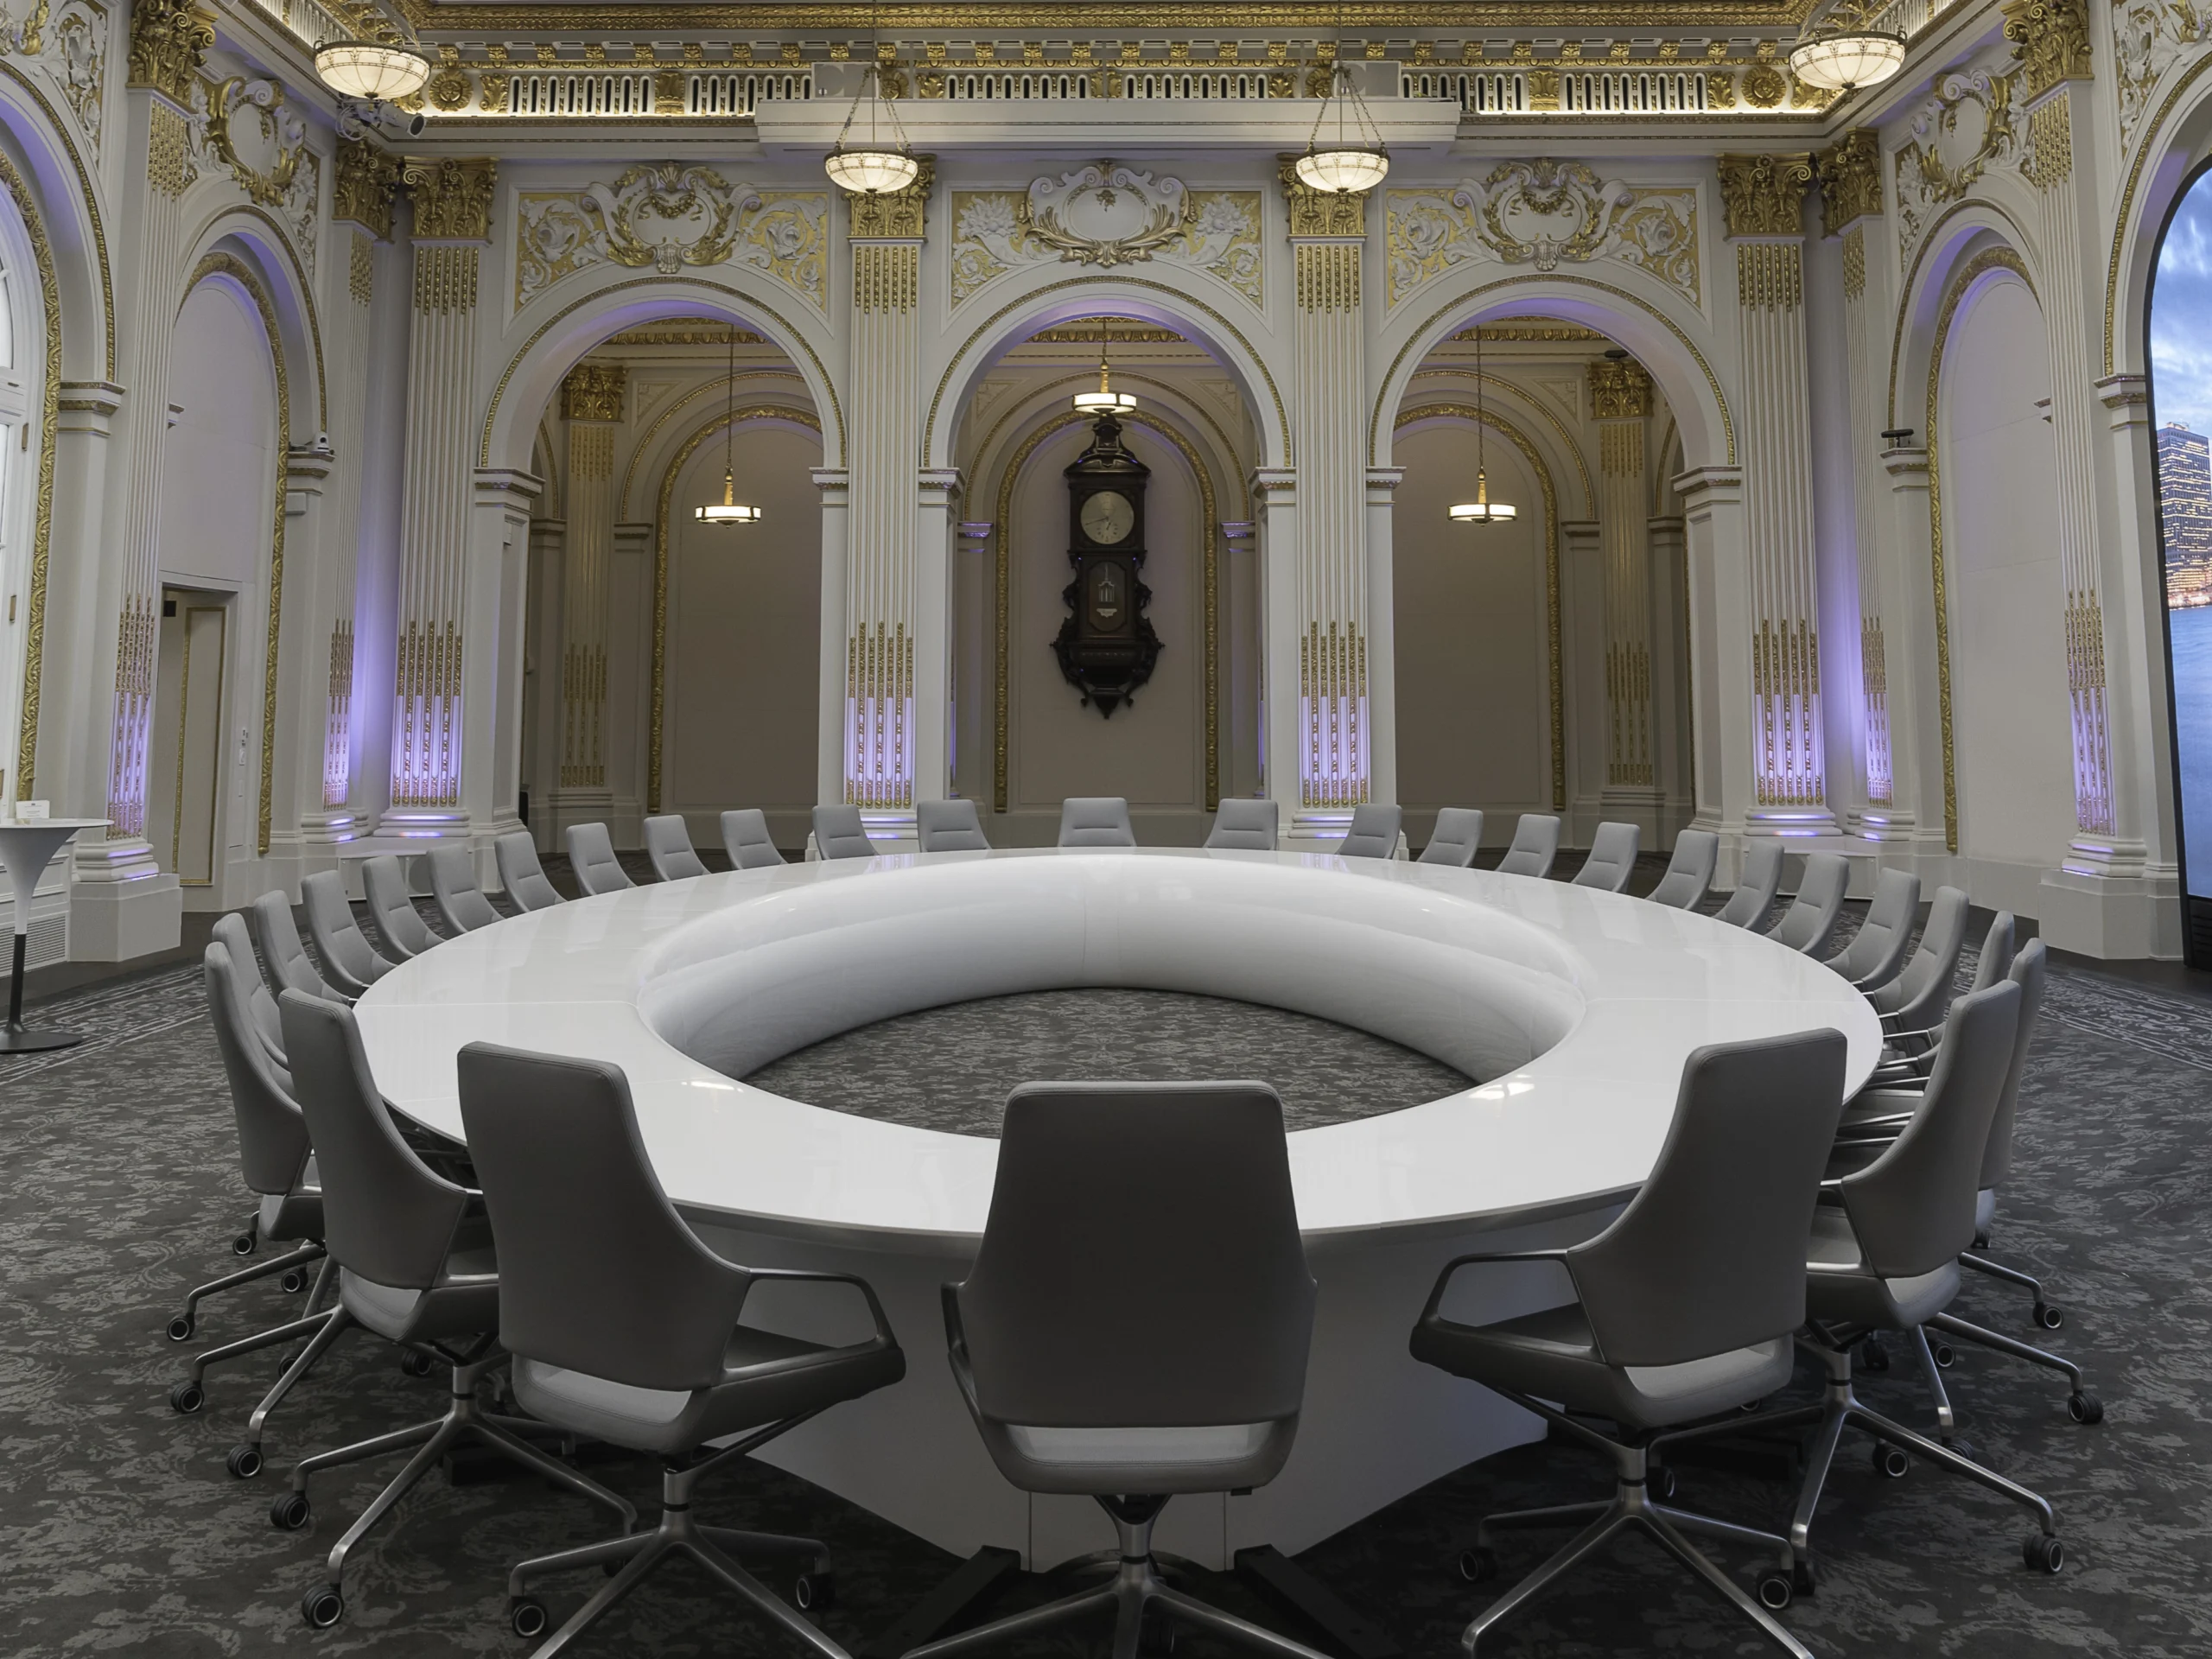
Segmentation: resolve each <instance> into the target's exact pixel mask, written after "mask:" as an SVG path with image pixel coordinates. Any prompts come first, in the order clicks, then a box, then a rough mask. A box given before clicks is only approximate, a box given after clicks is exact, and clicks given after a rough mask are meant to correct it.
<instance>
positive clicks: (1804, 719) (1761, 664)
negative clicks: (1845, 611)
mask: <svg viewBox="0 0 2212 1659" xmlns="http://www.w3.org/2000/svg"><path fill="white" fill-rule="evenodd" d="M1751 695H1752V696H1754V697H1756V698H1758V714H1759V747H1760V749H1761V752H1762V756H1763V759H1764V765H1762V766H1760V767H1759V778H1758V804H1760V805H1761V806H1818V805H1820V804H1821V779H1820V774H1819V773H1818V772H1815V771H1813V770H1812V769H1811V767H1810V766H1809V765H1804V766H1801V765H1800V764H1799V762H1801V761H1806V760H1809V758H1810V756H1811V754H1812V753H1813V736H1814V734H1813V732H1812V730H1811V729H1810V728H1811V725H1812V722H1813V721H1815V719H1816V718H1817V717H1818V713H1819V702H1820V695H1821V641H1820V636H1819V635H1818V634H1816V633H1815V632H1813V628H1812V625H1811V624H1810V623H1808V622H1807V621H1806V620H1803V619H1802V617H1801V618H1799V619H1798V620H1797V623H1796V626H1795V627H1794V628H1793V627H1792V626H1791V625H1790V623H1789V620H1788V619H1786V618H1785V619H1784V620H1783V622H1782V624H1781V626H1779V627H1777V626H1775V625H1774V624H1773V623H1771V622H1770V621H1767V620H1764V618H1762V619H1761V620H1760V622H1759V626H1758V632H1757V633H1755V634H1753V635H1752V636H1751Z"/></svg>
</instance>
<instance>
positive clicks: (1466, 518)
mask: <svg viewBox="0 0 2212 1659" xmlns="http://www.w3.org/2000/svg"><path fill="white" fill-rule="evenodd" d="M1483 409H1484V404H1483V331H1482V325H1481V324H1480V323H1478V324H1476V325H1475V499H1473V500H1471V501H1460V502H1456V503H1454V504H1453V505H1452V523H1453V524H1510V523H1512V522H1513V520H1514V518H1516V517H1517V516H1518V514H1519V511H1520V510H1519V509H1518V508H1516V506H1514V505H1513V504H1512V503H1511V502H1510V501H1493V500H1491V499H1490V469H1489V468H1488V467H1485V466H1484V464H1483V461H1484V447H1485V446H1484V437H1485V435H1487V434H1488V433H1489V431H1490V423H1489V422H1488V421H1487V420H1485V419H1484V417H1483Z"/></svg>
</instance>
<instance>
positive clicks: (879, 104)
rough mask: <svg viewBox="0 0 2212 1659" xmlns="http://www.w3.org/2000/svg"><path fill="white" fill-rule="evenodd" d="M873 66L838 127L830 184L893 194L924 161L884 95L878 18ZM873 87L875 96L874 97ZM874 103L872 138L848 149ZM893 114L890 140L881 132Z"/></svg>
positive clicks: (871, 46)
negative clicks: (863, 111)
mask: <svg viewBox="0 0 2212 1659" xmlns="http://www.w3.org/2000/svg"><path fill="white" fill-rule="evenodd" d="M871 89H873V91H874V97H870V96H869V92H870V91H871ZM863 102H865V103H866V104H867V105H868V142H867V143H858V144H855V145H853V146H852V147H851V148H850V149H848V148H846V144H845V141H846V139H847V138H848V137H849V136H850V135H851V133H852V130H853V119H854V118H855V116H857V115H859V114H860V112H861V104H862V103H863ZM886 117H887V118H889V122H890V127H891V138H890V142H889V143H885V142H884V140H883V137H882V134H881V130H880V128H881V125H882V123H883V119H884V118H886ZM822 167H823V171H824V172H826V173H828V174H829V182H830V183H832V184H834V185H836V187H837V188H839V189H840V190H848V191H850V192H851V193H852V194H855V195H856V196H883V195H891V194H895V193H897V192H899V191H900V190H904V189H905V188H906V187H907V186H908V185H910V184H912V182H913V181H915V180H916V179H918V178H919V177H920V176H921V171H922V164H921V163H920V162H918V161H916V160H915V159H914V153H913V150H912V148H911V147H910V146H909V145H908V144H907V143H906V129H905V128H904V127H902V126H901V125H899V111H897V110H895V109H893V108H892V106H891V100H890V99H887V98H886V97H885V96H884V95H883V67H882V58H881V54H880V52H879V51H878V50H877V48H876V41H875V18H874V13H873V12H871V13H870V14H869V17H868V68H867V69H866V71H864V72H863V73H862V74H861V85H860V90H859V91H858V92H855V93H854V94H853V106H852V108H850V109H849V110H847V111H845V124H844V125H843V126H842V127H841V128H839V129H838V130H837V142H836V143H834V144H832V145H831V146H830V147H829V155H828V156H826V157H825V158H824V159H823V163H822Z"/></svg>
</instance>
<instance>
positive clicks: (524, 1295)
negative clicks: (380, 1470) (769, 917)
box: [460, 1043, 906, 1659]
mask: <svg viewBox="0 0 2212 1659" xmlns="http://www.w3.org/2000/svg"><path fill="white" fill-rule="evenodd" d="M460 1070H461V1118H462V1121H463V1122H465V1123H466V1124H467V1129H468V1149H469V1153H470V1154H471V1156H472V1157H473V1158H474V1160H475V1166H476V1171H477V1174H478V1176H479V1178H480V1179H481V1180H482V1182H483V1184H484V1199H485V1203H486V1206H487V1207H488V1208H489V1210H490V1212H491V1217H492V1231H493V1236H494V1237H495V1238H496V1240H497V1241H498V1244H499V1341H500V1343H501V1344H502V1345H503V1346H505V1348H506V1349H507V1350H508V1351H509V1352H511V1353H512V1355H513V1356H514V1389H515V1395H516V1397H517V1398H518V1399H519V1400H520V1401H521V1402H522V1403H523V1404H524V1406H525V1407H527V1408H529V1410H530V1411H531V1413H532V1414H535V1415H536V1416H537V1417H538V1418H540V1419H541V1420H543V1421H545V1422H548V1423H554V1424H557V1425H559V1426H561V1427H565V1428H569V1429H573V1430H575V1431H577V1432H579V1433H585V1434H589V1435H591V1436H593V1437H594V1438H595V1439H598V1440H605V1441H607V1442H608V1443H609V1444H611V1445H614V1446H627V1447H630V1448H631V1449H632V1450H634V1451H639V1452H652V1453H654V1454H656V1455H657V1456H658V1458H659V1459H660V1460H661V1501H662V1503H663V1508H662V1510H661V1515H660V1521H659V1524H658V1526H657V1527H656V1528H654V1529H652V1530H650V1531H646V1532H640V1533H629V1534H626V1535H624V1536H621V1537H616V1538H610V1539H608V1540H607V1541H605V1542H603V1543H597V1544H589V1545H587V1546H585V1547H584V1548H581V1549H568V1550H563V1551H560V1552H559V1553H557V1554H552V1555H546V1556H542V1557H539V1558H537V1560H527V1561H524V1562H522V1563H520V1564H519V1565H518V1566H517V1567H515V1568H514V1569H513V1572H512V1573H511V1575H510V1576H509V1579H508V1584H507V1588H508V1593H509V1596H510V1598H511V1601H510V1618H512V1623H513V1624H514V1628H515V1630H516V1633H517V1634H518V1635H521V1636H524V1637H534V1636H536V1635H537V1634H538V1633H539V1632H540V1631H542V1630H543V1629H544V1628H545V1624H546V1618H545V1610H544V1608H543V1605H540V1604H539V1603H537V1601H535V1600H533V1599H530V1598H529V1597H528V1596H527V1595H526V1594H525V1593H524V1589H525V1586H526V1585H527V1583H528V1581H529V1580H531V1579H533V1578H536V1577H537V1576H539V1575H540V1574H543V1573H551V1572H557V1571H561V1570H563V1569H566V1568H569V1567H601V1566H603V1567H607V1568H609V1569H613V1567H615V1565H616V1564H617V1563H618V1562H620V1563H626V1565H623V1566H622V1567H621V1569H620V1572H618V1573H615V1576H614V1577H613V1580H612V1581H610V1582H609V1583H607V1584H606V1585H605V1586H601V1589H600V1591H599V1592H598V1593H597V1594H596V1595H594V1596H593V1597H592V1599H590V1600H589V1601H588V1602H586V1603H585V1604H584V1605H583V1607H582V1610H581V1611H578V1612H577V1613H576V1615H575V1617H574V1618H571V1619H569V1622H568V1623H567V1624H565V1625H563V1627H562V1628H561V1630H560V1631H559V1632H558V1633H557V1634H556V1635H555V1636H554V1637H553V1638H552V1639H551V1640H550V1642H548V1643H546V1644H545V1646H544V1647H543V1649H541V1651H542V1652H543V1653H547V1654H550V1653H553V1652H555V1651H556V1650H558V1649H561V1648H563V1647H564V1646H565V1645H566V1644H567V1643H569V1641H571V1640H572V1639H574V1638H575V1637H576V1636H577V1635H578V1634H579V1633H581V1632H582V1630H585V1629H586V1628H587V1627H588V1626H589V1625H590V1624H593V1623H594V1621H595V1620H597V1619H598V1618H599V1617H600V1616H601V1614H602V1613H604V1612H606V1611H607V1609H608V1608H609V1607H611V1606H613V1605H614V1604H615V1603H616V1602H617V1601H619V1600H620V1599H622V1598H623V1597H624V1596H626V1595H627V1594H628V1593H629V1592H631V1591H632V1590H633V1589H635V1588H636V1587H637V1586H638V1585H639V1583H640V1582H641V1581H642V1580H644V1579H645V1575H646V1574H647V1573H650V1572H652V1569H653V1567H655V1566H656V1565H657V1564H658V1563H659V1562H661V1561H663V1560H666V1559H667V1558H668V1557H669V1556H670V1555H671V1554H686V1555H689V1556H690V1557H691V1558H692V1559H693V1560H695V1561H696V1562H697V1563H698V1564H699V1565H700V1566H701V1567H704V1568H705V1569H706V1571H707V1572H708V1573H709V1575H710V1576H711V1577H713V1578H715V1580H719V1581H720V1582H721V1584H722V1585H724V1586H727V1587H728V1588H729V1589H732V1590H734V1591H735V1592H737V1593H738V1594H740V1595H741V1596H743V1597H745V1598H746V1599H747V1600H749V1601H751V1602H752V1603H753V1605H755V1606H756V1607H758V1608H760V1610H761V1611H764V1612H766V1614H767V1615H768V1616H769V1618H772V1619H773V1620H774V1621H775V1622H776V1624H779V1625H780V1626H781V1627H782V1628H783V1630H785V1632H786V1633H788V1634H790V1635H791V1636H795V1637H798V1638H799V1639H800V1640H801V1641H802V1642H804V1643H806V1644H807V1646H809V1647H810V1648H811V1649H814V1650H815V1651H816V1652H817V1653H820V1654H822V1655H824V1656H826V1659H845V1653H844V1649H842V1648H840V1647H839V1646H838V1645H837V1644H836V1643H835V1642H832V1641H831V1640H830V1639H829V1637H826V1636H824V1635H823V1634H822V1632H821V1631H819V1630H817V1629H815V1627H814V1626H813V1625H812V1624H809V1623H808V1622H807V1621H806V1620H805V1619H804V1618H800V1617H799V1615H798V1612H797V1611H795V1610H794V1609H793V1608H791V1606H790V1605H787V1604H786V1603H785V1602H784V1601H783V1600H782V1599H780V1598H779V1597H777V1596H775V1595H773V1594H772V1593H771V1592H769V1591H768V1590H767V1589H766V1588H765V1587H763V1586H761V1584H760V1582H759V1581H758V1580H755V1579H754V1578H753V1576H752V1574H750V1573H747V1571H746V1570H745V1569H744V1568H743V1567H740V1566H739V1565H738V1564H737V1563H736V1562H735V1561H734V1560H732V1559H731V1558H730V1555H729V1554H727V1553H725V1552H728V1551H735V1552H739V1553H743V1554H750V1553H766V1554H782V1555H785V1556H789V1555H791V1554H798V1555H800V1556H802V1557H803V1558H804V1566H803V1567H802V1569H801V1572H800V1574H799V1583H798V1595H799V1599H800V1605H803V1606H804V1605H826V1603H827V1600H828V1595H829V1589H830V1586H831V1584H832V1582H833V1580H832V1578H831V1576H830V1561H829V1554H828V1552H827V1551H826V1550H825V1549H824V1548H823V1546H822V1545H821V1544H820V1543H818V1542H817V1541H815V1540H813V1539H810V1538H786V1537H779V1536H776V1535H770V1534H763V1533H753V1532H733V1531H729V1530H727V1529H723V1528H721V1527H710V1526H708V1525H705V1524H704V1523H702V1522H700V1521H698V1520H696V1518H695V1517H694V1516H693V1513H692V1509H691V1500H692V1493H693V1491H694V1489H695V1488H696V1486H697V1485H698V1484H699V1482H700V1480H701V1479H702V1478H703V1477H704V1476H705V1475H706V1474H707V1473H708V1472H709V1471H712V1470H714V1469H716V1468H719V1467H721V1465H723V1464H725V1463H727V1462H728V1461H729V1460H730V1459H734V1458H740V1457H743V1456H745V1455H746V1454H747V1453H748V1452H754V1451H757V1450H759V1449H760V1447H761V1446H765V1445H766V1444H767V1443H768V1442H769V1441H770V1440H774V1439H775V1438H776V1437H777V1436H778V1435H779V1434H781V1433H784V1432H785V1430H786V1429H789V1428H791V1427H795V1426H797V1425H798V1424H799V1423H801V1422H804V1421H806V1420H808V1419H809V1418H811V1417H813V1416H815V1415H816V1414H818V1413H820V1412H822V1411H823V1410H826V1409H827V1408H829V1407H831V1406H834V1405H836V1404H837V1403H838V1402H841V1401H845V1400H855V1399H858V1398H859V1397H860V1396H861V1395H865V1394H871V1393H873V1392H874V1391H875V1390H876V1389H880V1388H885V1387H887V1386H888V1385H890V1384H891V1383H896V1382H897V1381H899V1378H900V1377H902V1376H905V1375H906V1356H905V1355H904V1354H902V1353H901V1352H900V1351H899V1344H898V1343H897V1341H896V1340H895V1339H894V1338H893V1336H892V1334H891V1327H890V1325H888V1324H887V1322H886V1320H885V1319H884V1317H883V1310H882V1308H881V1306H880V1305H879V1304H878V1303H877V1301H876V1298H875V1293H874V1291H873V1290H872V1289H870V1288H869V1287H868V1284H867V1283H866V1282H865V1281H862V1280H860V1279H856V1278H855V1277H853V1276H852V1275H851V1274H842V1273H802V1272H797V1271H794V1270H791V1269H788V1268H746V1267H741V1266H739V1265H738V1264H736V1263H734V1262H727V1261H724V1260H723V1259H722V1258H721V1256H719V1255H715V1253H714V1252H713V1251H712V1250H710V1249H708V1248H707V1247H706V1245H705V1244H703V1243H701V1242H700V1239H699V1236H698V1235H697V1234H696V1233H694V1232H693V1231H692V1230H691V1229H690V1226H689V1225H687V1224H685V1222H684V1220H683V1217H681V1216H679V1215H677V1213H676V1209H675V1206H674V1205H671V1204H670V1203H669V1201H668V1195H667V1194H666V1193H665V1192H663V1191H662V1189H661V1185H660V1182H659V1180H658V1178H656V1177H655V1175H654V1173H653V1168H652V1163H651V1161H650V1160H648V1159H647V1157H646V1155H645V1144H644V1142H643V1141H642V1140H640V1138H639V1133H638V1118H637V1113H636V1110H635V1109H634V1108H633V1107H632V1104H631V1100H630V1089H629V1084H627V1082H626V1080H625V1079H624V1077H623V1076H622V1073H621V1071H620V1069H618V1068H617V1067H614V1066H612V1065H603V1064H600V1063H597V1062H594V1061H589V1060H569V1059H558V1058H552V1057H550V1056H546V1055H538V1054H525V1053H522V1052H518V1051H517V1050H514V1049H507V1048H496V1047H493V1046H491V1045H490V1044H487V1043H472V1044H470V1045H469V1046H467V1048H464V1049H462V1050H461V1057H460ZM762 1280H795V1281H813V1282H817V1283H822V1284H831V1285H843V1286H847V1287H852V1288H855V1289H857V1290H858V1291H859V1293H860V1295H861V1298H862V1300H864V1301H865V1302H866V1304H867V1306H868V1314H869V1317H870V1319H871V1320H872V1321H873V1324H874V1334H873V1335H872V1336H870V1337H868V1338H866V1339H864V1340H862V1341H860V1342H857V1343H853V1344H846V1345H844V1346H841V1347H824V1346H822V1345H820V1344H816V1343H811V1342H804V1341H801V1340H799V1339H798V1338H794V1337H785V1336H778V1335H774V1334H772V1333H771V1332H766V1331H762V1330H758V1329H755V1328H754V1327H753V1326H751V1325H742V1324H740V1323H739V1316H740V1315H741V1313H743V1312H744V1309H745V1303H746V1297H747V1293H748V1292H750V1291H751V1289H752V1288H753V1285H754V1284H755V1283H757V1282H759V1281H762ZM710 1441H723V1442H728V1444H725V1445H723V1446H721V1447H720V1448H719V1449H716V1450H712V1451H709V1450H706V1448H707V1446H708V1444H709V1442H710Z"/></svg>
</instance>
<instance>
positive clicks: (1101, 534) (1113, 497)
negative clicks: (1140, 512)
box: [1077, 490, 1137, 547]
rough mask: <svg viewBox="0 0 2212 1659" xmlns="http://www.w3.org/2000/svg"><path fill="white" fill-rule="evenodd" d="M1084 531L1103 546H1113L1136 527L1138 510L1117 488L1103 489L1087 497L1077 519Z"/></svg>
mask: <svg viewBox="0 0 2212 1659" xmlns="http://www.w3.org/2000/svg"><path fill="white" fill-rule="evenodd" d="M1077 522H1078V523H1080V524H1082V526H1083V533H1084V535H1086V536H1088V537H1090V539H1091V540H1092V541H1093V542H1095V543H1097V544H1098V545H1099V546H1101V547H1111V546H1113V545H1114V543H1116V542H1118V541H1120V540H1122V538H1123V537H1126V536H1127V535H1128V533H1129V531H1132V530H1134V529H1135V528H1136V522H1137V510H1136V509H1135V507H1133V506H1131V505H1129V498H1128V496H1126V495H1123V494H1122V493H1120V492H1119V491H1116V490H1101V491H1099V492H1098V493H1097V494H1096V495H1093V496H1090V497H1089V498H1087V499H1085V500H1084V504H1083V513H1082V516H1081V517H1080V518H1079V519H1078V520H1077Z"/></svg>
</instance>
